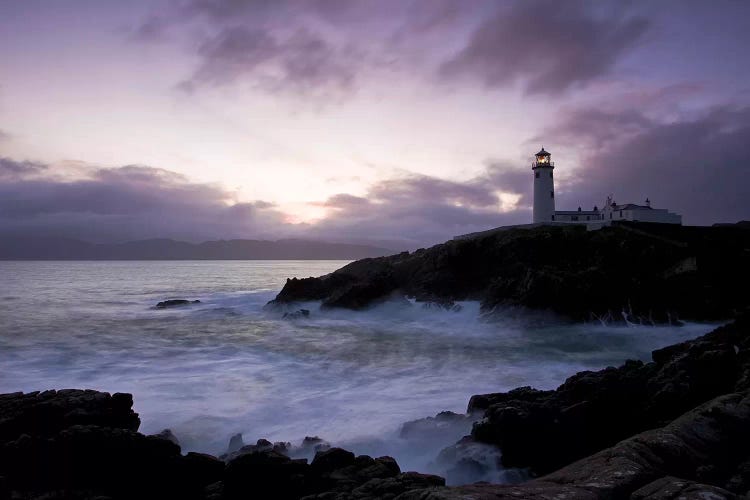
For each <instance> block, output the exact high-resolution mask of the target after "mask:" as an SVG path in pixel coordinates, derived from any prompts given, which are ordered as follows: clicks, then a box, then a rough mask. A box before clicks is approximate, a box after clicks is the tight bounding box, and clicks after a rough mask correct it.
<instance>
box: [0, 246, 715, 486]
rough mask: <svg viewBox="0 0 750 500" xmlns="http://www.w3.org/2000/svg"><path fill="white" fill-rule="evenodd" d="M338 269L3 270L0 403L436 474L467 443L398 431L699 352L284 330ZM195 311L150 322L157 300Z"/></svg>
mask: <svg viewBox="0 0 750 500" xmlns="http://www.w3.org/2000/svg"><path fill="white" fill-rule="evenodd" d="M341 265H343V263H341V262H330V261H329V262H326V261H320V262H170V263H162V262H114V263H102V262H57V263H53V262H44V263H33V262H29V263H20V262H0V283H2V284H3V287H4V289H3V290H1V291H0V295H2V296H3V297H4V300H2V301H0V391H2V392H9V391H17V390H24V391H31V390H37V389H47V388H64V387H85V388H94V389H99V390H106V391H110V392H115V391H123V392H130V393H133V394H134V395H135V405H136V410H137V411H138V412H139V413H140V415H141V419H142V426H141V430H142V432H145V433H153V432H157V431H159V430H161V429H163V428H165V427H169V428H171V429H172V430H173V431H174V433H175V434H176V435H177V437H178V438H179V439H180V442H181V444H182V445H183V449H184V450H199V451H205V452H210V453H215V454H218V453H221V452H222V451H224V450H225V449H226V446H227V443H228V440H229V437H230V436H231V435H232V434H234V433H237V432H241V433H243V435H244V438H245V441H246V442H251V441H254V440H256V439H258V438H267V439H271V440H283V441H293V442H295V441H299V440H301V439H302V438H303V437H304V436H307V435H318V436H320V437H322V438H324V439H326V440H328V441H330V442H332V443H333V444H336V445H341V446H344V447H347V448H349V449H352V450H353V451H355V452H357V453H368V454H371V455H383V454H388V455H392V456H394V457H395V458H396V459H397V460H398V462H399V464H400V465H401V467H402V469H404V470H421V471H428V470H435V468H434V466H433V465H430V464H431V462H433V461H434V458H435V456H436V455H437V452H438V451H439V450H440V449H441V448H443V447H444V446H447V445H449V444H452V443H453V442H455V441H456V439H458V438H459V437H461V435H462V434H463V433H466V432H468V430H469V427H468V424H467V425H466V426H465V427H463V428H461V427H458V428H455V429H453V430H451V431H449V432H446V433H445V434H443V435H442V436H441V437H440V439H430V440H424V441H423V442H415V441H414V440H404V439H401V438H399V437H398V431H399V428H400V425H401V424H402V423H403V422H405V421H408V420H412V419H417V418H421V417H425V416H430V415H434V414H436V413H437V412H439V411H442V410H451V411H454V412H459V413H462V412H463V411H464V410H465V408H466V404H467V402H468V399H469V397H470V396H471V395H472V394H477V393H485V392H496V391H501V390H508V389H511V388H513V387H517V386H522V385H532V386H535V387H538V388H553V387H555V386H557V385H559V384H560V383H561V382H563V381H564V379H565V378H567V377H568V376H570V375H572V374H573V373H575V372H576V371H579V370H582V369H598V368H603V367H605V366H608V365H617V364H620V363H622V362H623V361H624V360H625V359H628V358H636V359H644V360H645V359H648V358H649V355H650V351H651V350H652V349H654V348H657V347H660V346H664V345H668V344H671V343H674V342H678V341H682V340H686V339H688V338H692V337H696V336H698V335H700V334H702V333H705V332H706V331H708V330H710V329H711V328H712V325H699V324H691V325H687V326H685V327H683V328H665V327H661V328H648V327H631V328H626V327H603V326H600V325H575V326H571V325H560V324H557V325H554V324H553V325H550V324H548V325H547V326H543V327H539V326H534V327H531V326H528V323H526V322H524V321H519V320H517V319H516V318H513V317H508V318H506V319H505V320H503V319H501V320H500V321H493V322H486V321H483V320H482V319H481V318H480V314H479V306H478V304H476V303H462V304H461V305H462V306H463V307H462V309H461V311H458V312H451V311H444V310H434V309H429V310H427V309H424V308H422V307H421V306H419V305H416V306H414V307H403V305H401V306H397V305H393V304H386V305H382V306H378V307H376V308H373V309H371V310H367V311H362V312H352V311H343V310H334V311H321V310H320V309H319V307H318V304H304V305H301V306H300V307H306V308H309V309H310V310H311V311H312V312H311V315H310V317H309V318H302V319H295V320H284V319H282V317H281V313H279V312H274V311H266V310H264V309H263V305H264V304H265V303H266V302H267V301H268V300H270V299H271V298H273V296H274V294H275V293H276V291H278V290H279V289H280V288H281V286H283V283H284V278H286V277H288V276H300V277H304V276H309V275H319V274H324V273H326V272H330V271H331V270H333V269H335V268H338V267H340V266H341ZM183 297H184V298H189V299H200V300H201V303H200V304H196V305H194V306H188V307H184V308H176V309H168V310H156V309H153V305H154V304H155V303H156V302H158V301H160V300H164V299H166V298H183Z"/></svg>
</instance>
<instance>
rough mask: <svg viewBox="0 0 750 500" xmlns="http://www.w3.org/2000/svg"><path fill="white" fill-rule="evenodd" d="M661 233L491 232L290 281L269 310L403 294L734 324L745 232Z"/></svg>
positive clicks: (644, 228)
mask: <svg viewBox="0 0 750 500" xmlns="http://www.w3.org/2000/svg"><path fill="white" fill-rule="evenodd" d="M667 226H668V225H666V224H646V223H619V224H617V225H615V226H613V227H608V228H604V229H602V230H600V231H590V232H587V231H586V230H585V228H583V227H579V226H568V227H559V226H557V227H551V226H542V227H536V228H530V229H528V228H526V229H524V228H521V229H511V230H504V231H495V232H488V233H484V234H482V235H479V236H477V237H474V238H470V239H463V240H452V241H448V242H446V243H443V244H441V245H436V246H434V247H432V248H429V249H427V250H423V251H420V252H414V253H412V254H408V253H402V254H398V255H391V256H388V257H380V258H374V259H363V260H359V261H355V262H353V263H351V264H349V265H347V266H344V267H343V268H341V269H339V270H337V271H335V272H333V273H331V274H328V275H325V276H321V277H319V278H305V279H301V280H298V279H291V280H287V283H286V285H285V286H284V288H283V289H282V290H281V292H279V294H278V295H277V297H276V299H274V301H272V302H271V304H276V305H278V304H289V303H294V302H299V301H307V300H316V301H322V303H323V304H324V305H325V306H326V307H344V308H350V309H362V308H365V307H367V306H369V305H372V304H375V303H377V302H379V301H382V300H384V299H385V298H386V297H388V296H390V294H392V293H400V294H403V295H405V296H408V297H413V298H415V299H416V300H417V301H423V302H428V303H430V302H431V303H438V304H440V303H445V304H448V303H451V302H452V301H457V300H480V301H481V305H482V310H483V311H485V312H487V311H492V310H495V309H496V308H506V309H505V310H506V311H508V310H512V309H507V308H508V307H510V306H522V307H524V308H531V309H535V310H549V311H552V312H554V313H557V314H560V315H563V316H566V317H568V318H571V319H574V320H578V321H596V322H604V323H626V322H630V323H636V324H664V323H671V324H679V323H680V321H681V319H685V318H688V319H726V318H730V317H732V316H733V314H734V312H735V311H736V310H739V309H742V308H744V307H746V306H747V304H749V303H750V287H747V286H746V283H748V282H750V259H748V255H747V250H746V249H747V248H749V247H750V231H747V230H746V229H743V228H741V227H738V226H726V227H689V226H674V227H667Z"/></svg>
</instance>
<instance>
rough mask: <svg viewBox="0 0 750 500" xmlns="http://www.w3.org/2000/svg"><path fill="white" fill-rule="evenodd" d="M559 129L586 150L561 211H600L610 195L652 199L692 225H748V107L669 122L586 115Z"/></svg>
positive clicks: (630, 115) (624, 114)
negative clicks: (592, 208)
mask: <svg viewBox="0 0 750 500" xmlns="http://www.w3.org/2000/svg"><path fill="white" fill-rule="evenodd" d="M554 130H558V131H567V132H568V133H569V134H570V135H568V136H565V137H564V140H565V141H567V142H568V145H569V146H570V147H574V146H576V145H578V146H581V149H582V160H581V167H580V168H579V169H577V170H576V171H575V176H574V178H573V179H572V180H571V182H570V183H569V184H568V185H567V186H564V188H565V189H566V191H567V192H566V193H565V194H564V195H563V196H561V197H559V199H560V205H561V206H560V207H559V208H564V207H563V206H562V203H565V202H569V203H570V206H569V207H567V208H568V209H571V208H575V207H577V206H578V205H583V206H589V205H592V206H593V205H594V204H599V205H601V202H602V200H603V199H604V197H606V196H607V195H608V194H610V193H612V194H614V195H615V200H616V201H617V202H633V203H641V202H643V200H645V198H646V197H648V198H650V199H651V200H652V202H653V205H654V206H655V207H660V208H669V209H670V210H674V211H677V212H679V213H682V214H683V215H684V222H685V223H689V224H712V223H714V222H720V221H727V222H734V221H738V220H742V219H746V220H747V219H750V202H749V201H748V200H750V182H748V179H750V148H748V147H747V144H748V143H750V108H728V107H720V108H715V109H712V110H710V111H707V112H705V113H703V114H702V115H700V116H698V117H694V118H684V119H680V120H675V121H670V122H657V121H654V120H650V119H647V118H645V117H643V116H639V115H638V113H635V112H633V111H631V110H621V111H611V112H607V113H602V112H599V111H585V110H584V111H581V112H579V113H573V114H570V115H568V117H567V118H566V119H565V120H564V121H563V122H561V123H559V124H558V125H556V126H555V128H554ZM550 133H553V132H552V131H550ZM561 137H562V136H561ZM558 168H559V169H562V168H565V167H564V166H562V165H558Z"/></svg>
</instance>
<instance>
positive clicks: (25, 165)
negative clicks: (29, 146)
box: [0, 157, 47, 182]
mask: <svg viewBox="0 0 750 500" xmlns="http://www.w3.org/2000/svg"><path fill="white" fill-rule="evenodd" d="M46 168H47V166H46V165H44V164H43V163H38V162H33V161H15V160H12V159H10V158H3V157H0V182H1V181H4V180H12V179H20V178H22V177H27V176H32V175H37V174H41V173H42V172H44V171H45V170H46Z"/></svg>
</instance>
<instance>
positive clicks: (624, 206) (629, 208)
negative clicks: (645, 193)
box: [612, 203, 651, 210]
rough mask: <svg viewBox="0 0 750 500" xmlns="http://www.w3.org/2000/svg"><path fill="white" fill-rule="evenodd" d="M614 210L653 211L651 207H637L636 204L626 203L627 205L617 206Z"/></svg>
mask: <svg viewBox="0 0 750 500" xmlns="http://www.w3.org/2000/svg"><path fill="white" fill-rule="evenodd" d="M612 210H651V207H647V206H645V205H636V204H635V203H626V204H625V205H615V206H614V207H612Z"/></svg>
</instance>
